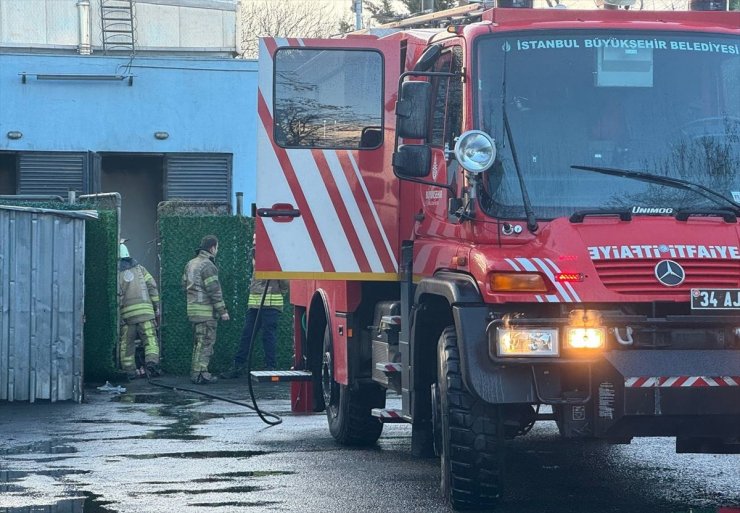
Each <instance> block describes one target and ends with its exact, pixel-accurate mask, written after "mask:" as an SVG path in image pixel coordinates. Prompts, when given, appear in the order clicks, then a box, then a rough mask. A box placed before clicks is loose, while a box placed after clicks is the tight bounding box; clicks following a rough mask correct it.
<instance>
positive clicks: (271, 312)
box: [221, 278, 288, 379]
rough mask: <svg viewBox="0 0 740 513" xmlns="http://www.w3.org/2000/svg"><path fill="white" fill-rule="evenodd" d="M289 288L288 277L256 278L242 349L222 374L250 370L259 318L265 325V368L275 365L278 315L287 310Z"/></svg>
mask: <svg viewBox="0 0 740 513" xmlns="http://www.w3.org/2000/svg"><path fill="white" fill-rule="evenodd" d="M265 287H267V294H266V295H265V303H264V305H263V306H262V312H260V314H259V322H258V320H257V312H258V311H259V308H260V303H261V302H262V294H264V292H265ZM287 292H288V282H287V281H286V280H256V279H254V278H252V281H251V283H250V284H249V300H248V303H247V317H246V319H245V321H244V329H243V330H242V338H241V342H240V344H239V351H238V352H237V353H236V356H235V357H234V365H233V366H232V368H231V369H229V370H228V371H227V372H225V373H224V374H222V375H221V377H222V378H225V379H232V378H238V377H240V376H243V375H244V373H245V372H246V368H245V365H246V362H247V358H248V357H249V351H250V348H251V346H252V334H253V333H254V328H255V323H256V322H258V325H257V329H260V328H262V347H263V349H264V351H265V368H266V369H267V370H274V369H275V367H276V365H277V361H276V356H275V347H276V345H277V328H278V318H279V316H280V312H281V311H282V310H283V303H284V301H283V295H284V294H287Z"/></svg>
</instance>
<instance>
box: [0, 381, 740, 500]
mask: <svg viewBox="0 0 740 513" xmlns="http://www.w3.org/2000/svg"><path fill="white" fill-rule="evenodd" d="M161 381H162V382H164V383H168V384H172V385H177V386H180V387H183V388H191V387H192V388H198V389H199V390H205V391H207V392H210V393H212V394H217V395H222V396H224V397H228V398H230V399H233V400H237V401H244V402H246V403H248V402H249V398H248V393H247V384H246V381H245V380H243V379H242V380H236V381H229V382H220V383H218V384H216V385H213V386H208V387H196V386H193V385H190V383H189V382H188V381H187V380H185V379H180V378H163V379H162V380H161ZM124 386H126V387H127V392H126V393H123V394H115V393H111V392H100V391H98V390H97V389H96V388H95V387H90V388H87V389H86V396H85V402H84V403H83V404H73V403H57V404H49V403H44V402H41V403H36V404H28V403H0V513H41V512H44V513H104V512H115V513H137V512H141V513H170V512H171V513H191V512H211V511H213V512H218V513H230V512H262V511H266V512H267V511H270V512H271V511H278V512H279V511H286V512H305V513H319V512H321V513H330V512H342V513H346V512H374V511H377V512H385V513H388V512H408V513H412V512H419V513H431V512H448V511H451V510H450V509H449V508H447V507H446V506H445V504H444V502H443V501H442V500H441V498H440V496H439V491H438V480H439V462H438V460H437V459H415V458H413V457H412V456H411V451H410V445H411V444H410V442H411V439H410V433H411V431H410V426H408V425H405V424H388V425H386V426H385V427H384V430H383V435H382V437H381V438H380V441H379V442H378V444H377V446H376V447H374V448H371V449H347V448H343V447H340V446H338V445H336V444H335V443H334V441H333V439H332V438H331V436H330V435H329V432H328V428H327V426H326V419H325V417H324V415H323V414H315V415H304V416H294V415H291V414H290V397H289V389H288V386H287V385H286V384H279V385H270V384H264V385H263V384H261V385H259V386H257V385H255V392H256V394H257V397H258V401H259V405H260V407H261V408H263V409H265V410H267V411H271V412H274V413H277V414H278V415H281V416H282V417H283V423H282V424H281V425H279V426H276V427H267V426H266V425H265V424H263V423H262V422H261V421H260V419H259V418H258V417H257V416H256V414H255V413H254V412H252V411H251V410H249V409H247V408H245V407H242V406H239V405H236V404H233V403H229V402H224V401H219V400H216V399H213V398H208V397H203V396H199V395H196V394H193V393H191V392H187V391H182V390H178V391H172V390H169V389H165V388H160V387H155V386H153V385H151V384H149V383H147V382H146V381H144V380H140V381H137V382H134V383H131V384H126V385H124ZM507 463H508V466H509V467H508V468H509V472H508V473H507V477H506V491H507V496H506V499H505V500H504V501H503V503H502V504H501V507H500V508H499V509H497V511H500V512H501V513H546V512H552V513H642V512H645V513H663V512H666V513H710V512H712V513H715V512H716V513H740V455H686V454H675V448H674V441H673V439H668V438H654V439H636V440H635V441H633V443H632V444H631V445H626V446H610V445H605V444H602V443H598V442H583V441H562V440H560V439H559V435H558V433H557V428H556V427H555V425H554V423H551V422H542V423H538V424H537V425H536V426H535V427H534V429H533V430H532V431H531V432H530V433H529V434H528V435H527V436H525V437H523V438H520V439H517V440H515V441H514V442H513V443H512V444H511V447H510V452H509V454H508V456H507Z"/></svg>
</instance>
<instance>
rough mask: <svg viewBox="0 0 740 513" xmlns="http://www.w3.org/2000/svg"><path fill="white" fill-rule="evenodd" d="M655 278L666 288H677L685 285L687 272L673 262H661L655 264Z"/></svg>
mask: <svg viewBox="0 0 740 513" xmlns="http://www.w3.org/2000/svg"><path fill="white" fill-rule="evenodd" d="M655 277H656V278H658V281H659V282H660V283H662V284H663V285H665V286H666V287H676V286H678V285H681V284H682V283H683V280H684V279H685V278H686V271H684V270H683V267H681V265H680V264H678V263H677V262H674V261H673V260H661V261H660V262H658V263H657V264H655Z"/></svg>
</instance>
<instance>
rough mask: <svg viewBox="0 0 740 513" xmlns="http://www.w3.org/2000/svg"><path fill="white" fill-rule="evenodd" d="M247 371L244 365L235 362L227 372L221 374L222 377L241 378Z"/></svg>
mask: <svg viewBox="0 0 740 513" xmlns="http://www.w3.org/2000/svg"><path fill="white" fill-rule="evenodd" d="M246 373H247V369H246V368H245V367H244V366H243V365H238V364H234V365H232V366H231V368H230V369H229V370H227V371H226V372H222V373H221V374H219V377H220V378H222V379H234V378H241V377H242V376H244V375H245V374H246Z"/></svg>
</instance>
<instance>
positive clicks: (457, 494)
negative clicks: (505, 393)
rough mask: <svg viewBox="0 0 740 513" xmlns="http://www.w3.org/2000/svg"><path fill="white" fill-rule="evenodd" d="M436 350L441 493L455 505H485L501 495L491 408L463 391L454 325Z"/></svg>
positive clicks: (496, 443) (494, 425) (445, 331)
mask: <svg viewBox="0 0 740 513" xmlns="http://www.w3.org/2000/svg"><path fill="white" fill-rule="evenodd" d="M438 348H439V364H438V367H437V370H438V374H437V375H438V378H437V380H438V381H437V385H438V393H439V419H440V424H441V426H440V436H439V438H441V444H440V445H441V451H440V452H441V454H440V457H441V458H440V459H441V467H442V480H441V488H442V495H443V496H444V497H445V499H446V500H447V501H448V502H449V503H450V504H451V505H452V506H453V507H454V508H455V509H471V508H474V509H486V508H490V507H491V506H493V505H494V504H495V503H496V501H497V500H498V499H499V497H500V495H501V485H500V471H499V467H500V463H499V456H498V454H499V451H500V445H499V441H498V439H497V438H498V437H497V433H496V432H497V421H496V410H495V407H494V406H491V405H490V404H487V403H484V402H482V401H480V400H477V399H475V398H474V397H473V396H472V395H471V394H470V393H469V392H468V391H467V390H466V388H465V385H464V384H463V381H462V376H461V374H460V355H459V352H458V349H457V335H456V332H455V327H454V326H449V327H447V328H446V329H445V330H444V331H443V332H442V335H441V336H440V338H439V345H438Z"/></svg>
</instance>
